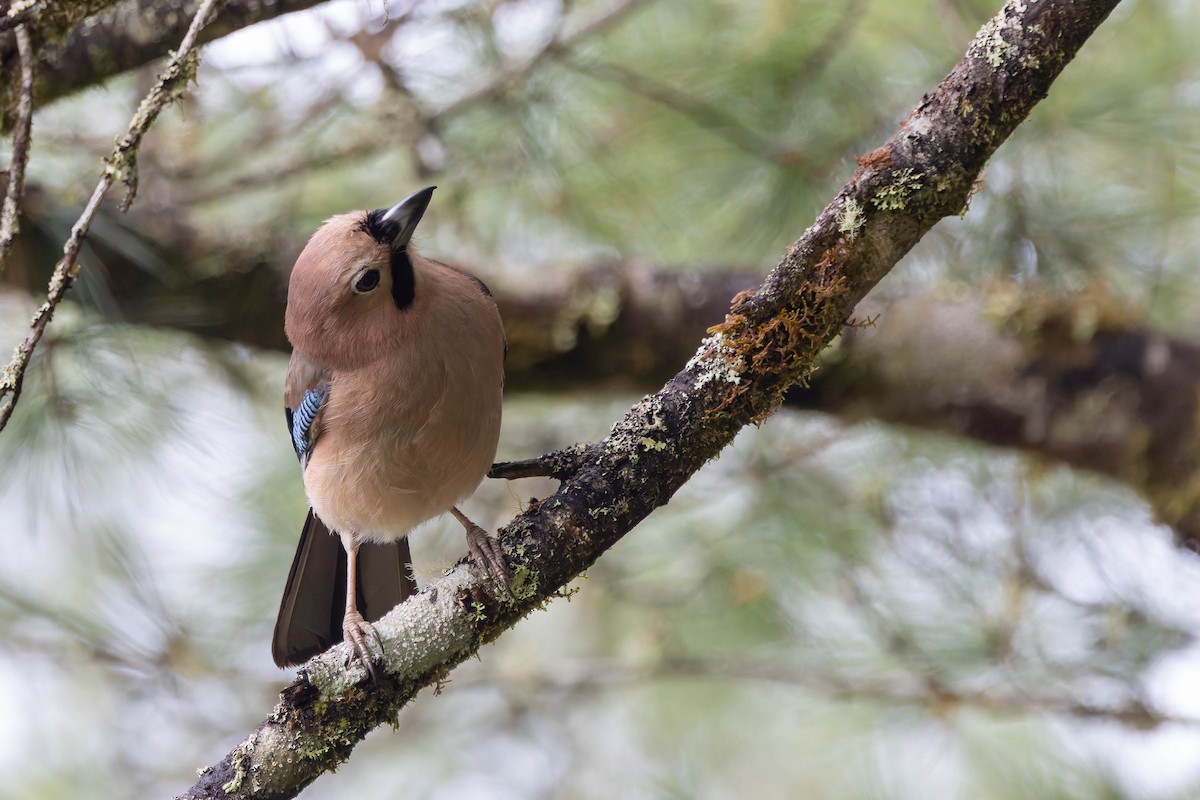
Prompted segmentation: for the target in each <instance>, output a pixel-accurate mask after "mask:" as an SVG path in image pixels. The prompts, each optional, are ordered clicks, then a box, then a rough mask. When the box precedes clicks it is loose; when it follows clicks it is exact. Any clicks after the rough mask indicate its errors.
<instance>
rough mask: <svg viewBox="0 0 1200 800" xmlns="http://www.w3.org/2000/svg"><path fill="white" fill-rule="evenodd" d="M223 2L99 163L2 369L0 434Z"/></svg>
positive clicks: (208, 7)
mask: <svg viewBox="0 0 1200 800" xmlns="http://www.w3.org/2000/svg"><path fill="white" fill-rule="evenodd" d="M225 1H226V0H204V2H203V3H202V4H201V5H200V8H199V9H198V10H197V11H196V16H195V18H194V19H193V20H192V24H191V26H190V27H188V31H187V34H186V35H185V36H184V37H183V41H182V42H180V44H179V49H178V50H177V51H176V52H175V55H174V56H172V58H171V60H170V61H169V62H167V65H166V67H164V68H163V70H162V72H160V73H159V76H158V81H157V82H156V83H155V84H154V88H152V89H151V90H150V93H149V94H147V95H146V97H145V99H144V100H142V102H141V105H139V106H138V110H137V112H136V113H135V114H134V115H133V119H132V120H131V121H130V123H129V129H128V130H127V131H126V132H125V135H124V136H122V137H121V139H120V140H119V141H118V142H117V146H116V148H115V149H114V150H113V152H112V155H110V156H109V157H108V159H107V160H106V161H105V162H104V170H103V173H102V174H101V176H100V182H99V183H97V184H96V188H95V189H94V190H93V191H92V196H91V198H90V199H89V200H88V203H87V206H86V207H85V208H84V210H83V213H82V214H81V215H80V216H79V219H78V220H76V222H75V224H74V225H73V226H72V228H71V236H70V238H68V239H67V242H66V244H65V245H64V246H63V257H62V259H61V260H60V261H59V262H58V264H56V265H55V267H54V275H53V276H52V277H51V278H50V287H49V290H48V294H47V297H46V302H45V303H43V304H42V306H41V308H39V309H38V311H37V313H36V314H34V316H33V320H32V321H31V323H30V327H31V329H32V330H31V331H30V332H29V335H28V336H26V337H25V340H24V341H23V342H21V344H19V345H17V347H16V350H15V351H14V353H13V357H12V360H11V361H10V362H9V363H8V365H7V366H6V367H4V371H3V374H2V375H0V401H3V400H4V398H5V397H6V396H8V398H9V399H8V402H7V403H6V404H5V405H4V406H3V407H0V431H2V430H4V427H5V426H6V425H7V424H8V420H9V419H10V418H11V417H12V413H13V410H14V409H15V408H16V406H17V401H18V400H20V398H21V387H22V385H23V384H24V382H25V371H26V370H27V369H28V368H29V360H30V358H32V357H33V351H34V348H36V347H37V345H38V342H40V341H41V339H42V334H43V333H45V331H46V326H47V325H49V324H50V319H51V318H52V317H53V316H54V309H55V308H57V307H58V304H59V303H60V302H61V301H62V299H63V297H65V296H66V294H67V290H68V289H70V288H71V284H72V283H73V282H74V281H75V276H76V275H78V274H79V248H80V246H81V245H82V244H83V240H84V237H86V236H87V233H88V229H89V227H91V224H92V220H93V219H94V218H95V217H96V212H97V211H99V210H100V203H101V202H103V200H104V197H105V196H106V195H107V194H108V190H109V189H110V188H112V185H113V181H114V180H115V179H116V178H118V177H119V178H120V179H121V181H122V182H123V183H124V184H125V185H126V187H127V189H128V192H127V194H126V196H125V200H124V202H123V203H122V209H123V210H124V209H125V208H127V207H128V206H129V204H130V203H131V202H133V197H134V194H135V193H136V191H137V151H138V148H139V147H140V146H141V144H142V137H143V136H145V134H146V131H148V130H149V129H150V126H151V125H153V124H154V121H155V120H156V119H158V115H159V113H160V112H161V111H162V110H163V109H164V108H165V107H166V106H167V104H168V103H170V102H172V101H174V100H176V99H178V97H179V96H180V95H181V94H182V93H183V92H184V91H185V90H186V89H187V84H188V81H189V80H191V79H192V78H193V77H194V76H195V74H196V67H197V65H199V63H200V59H199V54H198V53H197V52H196V49H195V48H196V45H197V44H198V41H197V40H198V37H199V35H200V31H201V30H203V28H204V26H205V24H206V23H207V22H208V19H209V18H210V16H211V15H212V12H213V11H214V10H217V9H219V8H220V7H221V6H223V5H224V3H225Z"/></svg>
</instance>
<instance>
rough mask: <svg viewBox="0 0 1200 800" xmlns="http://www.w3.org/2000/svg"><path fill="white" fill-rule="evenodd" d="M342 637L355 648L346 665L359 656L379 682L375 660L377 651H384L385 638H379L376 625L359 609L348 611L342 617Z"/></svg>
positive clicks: (379, 652) (374, 680)
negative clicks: (365, 617)
mask: <svg viewBox="0 0 1200 800" xmlns="http://www.w3.org/2000/svg"><path fill="white" fill-rule="evenodd" d="M342 638H343V639H345V640H346V642H347V643H348V644H349V645H350V646H351V648H353V650H352V651H351V656H350V659H348V660H347V661H346V666H349V665H350V661H351V660H353V658H354V656H358V657H359V658H360V659H361V660H362V662H363V666H365V667H366V668H367V672H368V673H370V675H371V680H372V681H373V682H375V683H378V682H379V673H378V672H377V671H376V670H375V661H376V659H377V657H378V656H377V653H378V654H382V653H383V640H381V639H380V638H379V631H377V630H375V626H374V625H372V624H371V623H369V622H367V621H366V620H365V619H363V615H362V614H360V613H358V612H357V611H347V612H346V616H344V617H343V618H342Z"/></svg>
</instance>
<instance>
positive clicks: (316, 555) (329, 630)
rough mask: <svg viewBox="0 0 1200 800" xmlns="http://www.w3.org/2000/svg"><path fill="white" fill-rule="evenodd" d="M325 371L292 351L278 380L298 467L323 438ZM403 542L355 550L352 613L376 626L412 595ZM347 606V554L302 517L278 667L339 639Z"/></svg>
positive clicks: (276, 648) (276, 652) (277, 645)
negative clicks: (355, 598)
mask: <svg viewBox="0 0 1200 800" xmlns="http://www.w3.org/2000/svg"><path fill="white" fill-rule="evenodd" d="M330 377H331V376H330V371H329V370H328V369H326V368H325V367H322V366H321V365H320V364H317V363H316V362H314V361H312V360H311V359H309V358H307V357H306V356H304V355H301V354H300V353H298V352H295V351H293V352H292V360H291V361H290V362H289V363H288V373H287V378H286V380H285V381H284V390H283V402H284V409H285V410H286V412H287V424H288V433H289V434H290V435H291V437H292V446H293V447H295V448H296V456H297V457H298V458H299V459H300V463H301V465H307V463H308V457H309V456H310V455H311V454H312V451H313V447H315V446H316V443H317V439H318V438H319V437H320V435H321V412H322V410H323V409H324V407H325V402H326V401H327V400H328V399H329V381H330ZM411 562H412V555H411V553H409V549H408V539H399V540H397V541H395V542H387V543H384V544H377V543H374V542H363V543H362V544H360V545H359V549H358V587H357V594H358V608H359V611H360V612H361V613H362V615H363V617H364V618H366V619H367V621H369V622H375V621H377V620H378V619H379V618H380V617H382V616H383V615H384V614H386V613H387V612H388V611H391V610H392V609H393V608H395V607H396V605H397V604H399V603H400V602H401V601H402V600H404V599H405V598H406V597H408V596H409V595H412V594H416V591H417V585H416V582H415V581H414V580H413V578H412V575H411V574H410V569H409V566H408V565H409V564H410V563H411ZM345 602H346V551H345V550H344V549H343V548H342V543H341V541H340V539H339V538H338V536H337V535H336V534H334V533H332V532H331V531H330V530H329V528H328V527H326V525H325V523H323V522H322V521H321V519H320V518H319V517H318V516H317V515H316V514H314V513H313V511H312V509H309V511H308V518H307V519H306V520H305V522H304V528H303V529H302V530H301V532H300V543H299V545H298V546H297V547H296V555H295V558H294V559H293V560H292V568H291V571H290V572H289V573H288V578H287V585H286V587H285V588H284V591H283V600H282V601H281V602H280V605H279V617H278V618H277V620H276V622H275V634H274V636H273V637H272V639H271V655H272V656H273V657H274V659H275V663H276V664H277V665H279V666H281V667H283V666H287V665H289V664H299V663H302V662H304V661H307V660H308V659H309V658H311V657H312V656H314V655H316V654H317V653H320V652H322V651H323V650H326V649H327V648H329V647H331V646H333V645H334V644H337V643H338V642H340V641H341V640H342V616H343V612H344V609H345Z"/></svg>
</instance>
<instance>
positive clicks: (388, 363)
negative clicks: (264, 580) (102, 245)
mask: <svg viewBox="0 0 1200 800" xmlns="http://www.w3.org/2000/svg"><path fill="white" fill-rule="evenodd" d="M434 188H435V187H432V186H431V187H429V188H427V189H422V190H421V191H419V192H416V193H414V194H413V195H411V196H409V197H407V198H405V199H404V200H402V201H400V202H399V203H397V204H396V205H395V206H393V207H392V208H390V209H377V210H375V211H370V212H367V211H356V212H351V213H349V214H341V215H339V216H335V217H332V218H330V219H329V220H327V221H326V222H325V224H324V225H322V226H321V228H320V229H318V230H317V232H316V233H315V234H313V236H312V238H311V239H310V240H309V242H308V245H307V246H306V247H305V248H304V250H303V252H301V253H300V257H299V259H297V261H296V266H295V268H294V269H293V270H292V276H291V281H290V283H289V285H288V302H287V314H286V321H285V330H286V333H287V337H288V340H289V341H290V342H291V343H292V348H293V352H292V358H291V362H290V363H289V365H288V373H287V380H286V384H285V387H284V404H285V406H286V407H287V421H288V427H289V429H290V432H291V436H292V444H293V445H294V446H295V448H296V454H297V456H299V458H300V464H301V467H302V469H303V474H304V489H305V492H306V493H307V495H308V499H309V502H310V503H311V504H312V508H311V510H310V511H309V513H308V519H307V520H306V522H305V523H304V529H303V531H302V532H301V534H300V545H299V547H298V548H297V550H296V557H295V559H294V561H293V562H292V569H291V572H290V574H289V575H288V579H287V588H286V589H285V591H284V595H283V602H282V604H281V605H280V609H279V619H278V621H277V622H276V624H275V636H274V639H273V641H272V643H271V653H272V655H273V656H274V658H275V663H276V664H278V665H279V666H281V667H282V666H286V665H288V664H295V663H300V662H302V661H305V660H307V659H308V658H310V657H311V656H313V655H315V654H316V653H319V652H321V651H323V650H325V649H327V648H328V647H330V646H331V645H333V644H335V643H336V642H338V641H341V640H342V639H345V640H346V641H348V642H350V643H351V644H352V645H353V648H354V652H355V653H357V654H358V656H359V657H360V658H362V660H363V663H364V664H366V666H367V669H368V671H369V672H370V673H371V676H372V677H373V678H374V677H376V673H375V667H374V664H373V661H374V656H373V652H372V647H374V648H376V649H378V648H379V646H380V642H379V637H378V634H377V633H376V631H375V628H374V626H372V624H371V623H372V622H374V621H376V620H378V619H379V618H380V617H382V616H383V615H384V614H385V613H387V612H388V611H389V610H391V609H392V607H393V606H395V605H396V604H397V603H398V602H400V601H401V600H403V599H404V598H405V597H407V596H408V595H410V594H412V593H413V592H414V591H415V590H416V588H415V585H414V583H413V581H412V578H411V576H410V575H409V566H408V563H409V561H410V556H409V551H408V543H407V539H406V538H405V537H407V536H408V534H409V532H410V531H412V530H413V528H415V527H417V526H418V525H420V524H421V523H422V522H425V521H426V520H428V519H431V518H433V517H436V516H438V515H439V514H442V513H444V512H447V511H449V512H450V513H451V514H453V515H454V516H455V517H456V518H457V519H458V521H459V522H461V523H462V524H463V526H464V527H465V528H466V530H467V547H468V551H469V552H470V554H471V556H472V558H474V559H475V561H476V562H477V563H480V564H481V565H482V566H483V567H484V568H485V569H486V570H487V571H488V572H489V573H490V574H491V575H492V576H493V578H494V579H495V580H497V581H498V582H499V583H500V584H502V585H504V586H507V582H508V577H507V573H506V572H505V568H504V559H503V555H502V553H501V552H500V549H499V547H498V546H497V545H496V543H495V542H493V541H492V539H491V538H489V537H488V535H487V534H486V533H485V532H484V531H483V530H482V529H481V528H479V527H478V526H477V525H475V524H474V523H473V522H471V521H470V520H469V519H467V518H466V517H465V516H464V515H463V514H462V512H461V511H459V510H458V508H457V504H458V503H460V502H461V501H462V500H463V499H465V498H466V497H468V496H469V495H470V494H471V493H472V492H473V491H474V490H475V488H476V487H477V486H478V485H479V483H480V481H481V480H483V477H484V475H485V474H486V473H487V470H488V468H489V466H490V465H491V463H492V459H493V457H494V456H495V454H496V442H497V440H498V438H499V435H500V401H501V393H502V389H503V383H504V355H505V351H506V349H507V345H506V343H505V339H504V328H503V325H502V323H501V321H500V312H499V311H498V310H497V309H496V303H495V301H494V300H493V299H492V296H491V293H490V292H489V291H488V290H487V287H486V286H484V284H483V282H482V281H480V280H478V279H477V278H474V277H472V276H471V275H468V274H467V273H465V272H461V271H459V270H457V269H453V268H451V267H448V266H446V265H445V264H441V263H439V262H437V261H433V260H431V259H428V258H424V257H422V256H420V255H418V254H417V253H416V252H415V251H414V250H413V248H412V245H411V239H412V235H413V231H414V230H415V229H416V227H417V223H418V222H420V221H421V217H422V215H424V213H425V209H426V208H427V207H428V206H429V201H430V198H431V197H432V196H433V190H434ZM335 537H337V538H335ZM338 539H340V542H339V541H338ZM339 622H340V624H339Z"/></svg>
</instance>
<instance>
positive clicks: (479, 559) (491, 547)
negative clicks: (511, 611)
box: [463, 522, 512, 594]
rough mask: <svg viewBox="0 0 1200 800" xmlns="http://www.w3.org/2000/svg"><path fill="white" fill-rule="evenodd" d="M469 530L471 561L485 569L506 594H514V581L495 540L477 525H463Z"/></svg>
mask: <svg viewBox="0 0 1200 800" xmlns="http://www.w3.org/2000/svg"><path fill="white" fill-rule="evenodd" d="M463 524H464V526H465V527H466V529H467V552H468V553H469V554H470V556H471V559H472V560H473V561H474V562H475V563H476V564H478V565H479V566H480V567H482V568H483V570H484V571H485V572H487V574H488V575H489V576H490V577H491V579H492V580H493V581H495V582H496V585H497V586H499V587H500V588H501V589H502V590H503V591H504V593H505V594H511V593H512V581H511V579H510V578H509V575H508V567H506V566H505V565H504V553H503V552H502V551H501V550H500V545H499V544H498V543H497V542H496V540H495V539H493V538H492V537H490V536H488V534H487V531H485V530H484V529H483V528H481V527H479V526H478V525H476V524H475V523H473V522H471V523H463Z"/></svg>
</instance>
